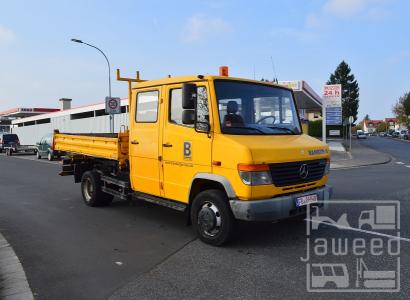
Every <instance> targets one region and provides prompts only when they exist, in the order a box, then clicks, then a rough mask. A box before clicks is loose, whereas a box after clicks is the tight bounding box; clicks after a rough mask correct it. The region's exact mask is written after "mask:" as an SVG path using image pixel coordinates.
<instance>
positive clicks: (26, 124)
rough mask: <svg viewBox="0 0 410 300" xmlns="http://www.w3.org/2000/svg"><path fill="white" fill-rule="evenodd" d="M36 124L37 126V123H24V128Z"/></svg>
mask: <svg viewBox="0 0 410 300" xmlns="http://www.w3.org/2000/svg"><path fill="white" fill-rule="evenodd" d="M35 124H36V122H35V121H29V122H24V126H31V125H35Z"/></svg>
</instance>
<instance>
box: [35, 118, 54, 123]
mask: <svg viewBox="0 0 410 300" xmlns="http://www.w3.org/2000/svg"><path fill="white" fill-rule="evenodd" d="M50 122H51V120H50V118H47V119H41V120H37V124H47V123H50Z"/></svg>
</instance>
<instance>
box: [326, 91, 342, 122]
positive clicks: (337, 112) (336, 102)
mask: <svg viewBox="0 0 410 300" xmlns="http://www.w3.org/2000/svg"><path fill="white" fill-rule="evenodd" d="M323 107H324V109H325V115H326V125H341V124H342V123H343V120H342V85H341V84H328V85H325V86H324V87H323Z"/></svg>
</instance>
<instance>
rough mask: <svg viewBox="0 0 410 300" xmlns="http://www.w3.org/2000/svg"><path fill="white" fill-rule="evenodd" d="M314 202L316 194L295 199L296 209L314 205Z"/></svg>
mask: <svg viewBox="0 0 410 300" xmlns="http://www.w3.org/2000/svg"><path fill="white" fill-rule="evenodd" d="M316 202H317V195H316V194H313V195H306V196H302V197H298V198H296V207H301V206H304V205H308V204H311V203H316Z"/></svg>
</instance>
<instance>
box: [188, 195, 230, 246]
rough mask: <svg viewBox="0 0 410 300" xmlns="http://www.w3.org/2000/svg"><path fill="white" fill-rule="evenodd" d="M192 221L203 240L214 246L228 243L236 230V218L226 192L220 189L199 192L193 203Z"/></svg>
mask: <svg viewBox="0 0 410 300" xmlns="http://www.w3.org/2000/svg"><path fill="white" fill-rule="evenodd" d="M191 223H192V226H193V228H194V230H195V232H196V233H197V235H198V237H199V238H200V239H201V240H202V241H203V242H205V243H207V244H210V245H213V246H221V245H222V244H224V243H226V242H227V241H228V240H229V239H230V238H231V236H232V233H233V231H234V227H235V218H234V216H233V214H232V211H231V208H230V206H229V202H228V198H227V197H226V195H225V193H223V192H222V191H220V190H206V191H203V192H201V193H199V194H198V195H197V196H196V197H195V198H194V200H193V202H192V205H191ZM218 224H219V226H218Z"/></svg>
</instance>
